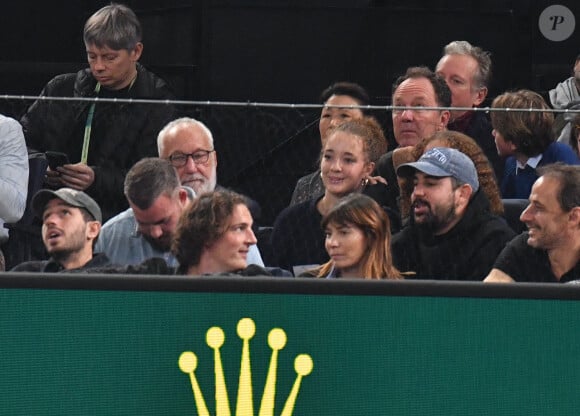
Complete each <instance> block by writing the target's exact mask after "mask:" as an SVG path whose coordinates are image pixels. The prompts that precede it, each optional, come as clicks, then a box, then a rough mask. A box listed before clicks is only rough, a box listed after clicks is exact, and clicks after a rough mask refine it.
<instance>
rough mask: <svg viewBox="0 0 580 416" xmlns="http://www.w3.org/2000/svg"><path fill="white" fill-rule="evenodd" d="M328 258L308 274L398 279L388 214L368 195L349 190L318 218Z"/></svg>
mask: <svg viewBox="0 0 580 416" xmlns="http://www.w3.org/2000/svg"><path fill="white" fill-rule="evenodd" d="M322 229H323V230H324V232H325V234H326V240H325V247H326V252H327V253H328V255H329V256H330V260H329V261H328V262H326V263H325V264H323V265H322V266H320V267H318V268H317V269H314V270H312V271H311V272H310V273H309V275H313V276H316V277H326V278H362V279H401V278H402V275H401V273H400V272H399V271H398V270H397V268H396V267H395V266H394V265H393V260H392V256H391V227H390V221H389V217H388V216H387V214H386V213H385V211H384V210H383V209H382V208H381V207H380V206H379V204H378V203H377V202H376V201H375V200H374V199H372V198H371V197H369V196H366V195H363V194H358V193H354V194H350V195H347V196H345V197H344V198H342V199H341V200H340V201H339V202H338V204H336V205H335V206H334V207H333V208H332V209H331V210H330V211H329V212H328V214H326V215H325V216H324V218H323V219H322Z"/></svg>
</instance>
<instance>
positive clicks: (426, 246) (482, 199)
mask: <svg viewBox="0 0 580 416" xmlns="http://www.w3.org/2000/svg"><path fill="white" fill-rule="evenodd" d="M514 237H515V232H514V231H513V230H512V229H511V228H510V227H509V226H508V224H507V222H506V221H505V220H504V219H503V218H501V217H498V216H496V215H494V214H491V213H490V211H489V201H488V199H487V197H486V196H485V194H484V193H483V192H482V191H481V190H479V191H478V192H476V193H475V195H474V196H473V198H472V199H471V201H470V203H469V205H468V206H467V210H466V211H465V213H464V215H463V218H461V220H460V221H459V222H458V223H457V224H456V225H455V227H453V228H452V229H451V230H449V231H448V232H447V233H445V234H443V235H433V234H432V233H430V232H427V231H426V230H422V229H421V228H420V227H418V226H417V225H416V224H414V223H413V222H411V224H410V225H408V226H407V227H405V228H404V229H403V230H402V231H401V232H399V233H398V234H395V235H394V236H393V240H392V245H391V250H392V253H393V261H394V263H395V266H396V267H397V268H398V269H399V270H400V271H401V272H415V274H414V275H410V276H406V278H415V279H435V280H483V279H484V278H485V277H486V276H487V274H488V273H489V272H490V270H491V268H492V267H493V264H494V262H495V259H496V258H497V256H498V254H499V253H500V252H501V251H502V249H503V248H504V247H505V245H506V243H507V242H509V241H510V240H511V239H512V238H514Z"/></svg>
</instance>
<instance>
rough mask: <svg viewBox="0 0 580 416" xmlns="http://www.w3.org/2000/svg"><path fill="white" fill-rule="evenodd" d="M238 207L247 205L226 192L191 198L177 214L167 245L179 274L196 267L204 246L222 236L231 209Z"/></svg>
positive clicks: (243, 200) (244, 201)
mask: <svg viewBox="0 0 580 416" xmlns="http://www.w3.org/2000/svg"><path fill="white" fill-rule="evenodd" d="M240 204H243V205H246V206H247V205H248V202H247V199H246V198H245V197H244V196H242V195H240V194H237V193H235V192H233V191H228V190H223V191H222V190H219V191H213V192H206V193H203V194H201V195H199V196H198V197H197V198H194V200H193V201H192V202H191V204H190V205H189V206H188V207H187V208H186V209H185V210H184V212H183V213H182V214H181V217H180V219H179V222H178V223H177V228H176V230H175V234H174V236H173V241H172V243H171V252H172V253H173V255H174V256H175V258H176V259H177V261H178V262H179V271H180V272H182V273H183V272H186V271H187V269H189V267H191V266H196V265H198V264H199V261H200V259H201V255H202V254H203V250H204V247H206V246H209V245H212V244H213V243H215V242H216V241H217V240H219V239H220V237H222V236H223V235H224V233H225V232H226V230H227V228H228V226H229V223H228V221H229V218H230V216H231V215H232V213H233V212H234V208H235V207H236V206H237V205H240Z"/></svg>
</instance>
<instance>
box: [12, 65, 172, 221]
mask: <svg viewBox="0 0 580 416" xmlns="http://www.w3.org/2000/svg"><path fill="white" fill-rule="evenodd" d="M137 71H138V76H137V79H136V80H135V83H134V84H133V85H132V86H131V87H130V88H126V89H123V90H120V91H108V90H104V89H101V91H100V93H99V97H100V98H138V99H153V100H167V99H172V98H173V94H172V92H171V91H170V89H169V87H168V86H167V84H166V83H165V81H163V80H162V79H161V78H159V77H157V76H156V75H155V74H153V73H151V72H149V71H148V70H147V69H145V68H144V67H143V66H142V65H140V64H137ZM95 85H96V80H95V79H94V78H93V76H92V75H91V72H90V70H89V69H88V68H87V69H84V70H82V71H79V72H77V73H76V74H74V73H71V74H62V75H58V76H56V77H55V78H53V79H52V80H51V81H49V82H48V84H46V86H45V87H44V89H43V90H42V92H41V95H43V96H51V97H71V96H72V97H94V96H95ZM90 105H91V103H90V102H84V101H52V100H46V101H44V100H37V101H36V102H35V103H34V104H33V105H32V106H31V107H30V108H29V109H28V111H27V113H26V114H25V115H24V116H23V117H22V119H21V120H20V121H21V123H22V126H23V128H24V135H25V138H26V144H27V146H28V148H29V150H32V149H34V150H37V151H41V152H44V151H46V150H56V151H61V152H65V153H67V154H68V155H69V159H70V161H71V163H78V162H79V161H80V159H81V151H82V145H83V137H84V131H85V125H86V121H87V116H88V110H89V107H90ZM175 115H176V113H175V109H174V107H173V106H171V105H167V104H145V103H140V104H133V103H131V104H128V103H123V104H119V103H98V104H97V105H96V107H95V113H94V118H93V122H92V128H91V140H90V146H89V154H88V162H87V164H88V165H89V166H91V167H92V168H93V169H94V171H95V182H94V183H93V184H92V185H91V186H90V187H89V188H88V189H87V190H86V192H87V193H88V194H89V195H91V196H92V197H93V198H94V199H95V200H96V201H97V202H98V203H99V205H100V206H101V209H102V211H103V220H105V221H106V220H107V219H108V218H110V217H111V216H113V215H115V214H117V213H119V212H121V211H122V210H124V209H126V208H127V202H126V199H125V197H124V195H123V181H124V178H125V174H126V173H127V171H128V170H129V169H130V168H131V166H133V164H134V163H135V162H137V161H138V160H140V159H141V158H143V157H147V156H157V143H156V140H157V134H158V133H159V131H160V130H161V129H162V128H163V126H164V125H165V124H166V123H168V122H169V121H170V120H172V119H173V118H174V117H175Z"/></svg>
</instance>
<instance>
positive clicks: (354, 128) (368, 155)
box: [322, 117, 387, 162]
mask: <svg viewBox="0 0 580 416" xmlns="http://www.w3.org/2000/svg"><path fill="white" fill-rule="evenodd" d="M338 131H342V132H345V133H349V134H352V135H354V136H358V137H360V138H361V140H362V143H363V153H364V156H365V159H366V161H367V162H376V161H377V160H378V159H379V158H380V157H381V156H382V155H383V154H384V153H385V152H386V151H387V139H385V134H384V132H383V129H382V127H381V125H380V124H379V122H378V121H377V120H376V119H375V118H374V117H363V118H360V119H355V120H349V121H347V122H345V123H342V124H340V125H338V126H335V127H332V128H331V129H329V131H328V134H327V137H328V138H330V136H331V135H333V134H334V133H336V132H338ZM327 142H328V141H327ZM322 152H324V148H322Z"/></svg>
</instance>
